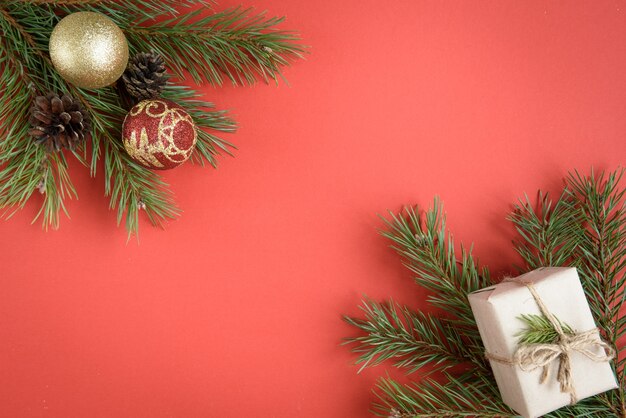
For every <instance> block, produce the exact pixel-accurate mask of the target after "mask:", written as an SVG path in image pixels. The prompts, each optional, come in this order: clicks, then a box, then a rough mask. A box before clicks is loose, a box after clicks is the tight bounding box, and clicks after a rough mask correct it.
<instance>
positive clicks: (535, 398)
mask: <svg viewBox="0 0 626 418" xmlns="http://www.w3.org/2000/svg"><path fill="white" fill-rule="evenodd" d="M469 302H470V305H471V307H472V311H473V313H474V317H475V318H476V323H477V325H478V330H479V332H480V336H481V338H482V341H483V344H484V346H485V352H486V356H487V358H488V359H489V361H490V363H491V367H492V369H493V373H494V375H495V379H496V382H497V384H498V388H499V390H500V394H501V395H502V400H503V401H504V403H506V404H507V405H508V406H510V407H511V408H512V409H513V410H515V411H516V412H517V413H519V414H520V415H522V416H523V417H525V418H534V417H538V416H541V415H543V414H547V413H549V412H552V411H554V410H556V409H558V408H561V407H563V406H566V405H569V404H571V403H573V402H576V401H577V400H580V399H584V398H586V397H589V396H593V395H596V394H598V393H601V392H604V391H607V390H610V389H614V388H616V387H617V383H616V380H615V376H614V374H613V371H612V369H611V365H610V363H609V361H610V359H611V357H612V354H611V351H612V348H610V347H608V345H607V344H606V343H603V342H602V340H601V339H600V336H599V334H598V333H597V330H596V324H595V322H594V320H593V317H592V315H591V310H590V309H589V305H588V303H587V299H586V297H585V292H584V291H583V288H582V286H581V283H580V279H579V278H578V273H577V271H576V269H575V268H566V267H545V268H540V269H537V270H534V271H532V272H530V273H527V274H524V275H522V276H519V277H516V278H514V279H506V280H504V281H503V282H502V283H500V284H497V285H495V286H491V287H487V288H485V289H481V290H478V291H476V292H473V293H470V294H469ZM542 307H543V309H542ZM522 315H541V316H544V317H546V318H547V316H550V315H551V316H552V318H553V319H556V322H560V323H562V324H566V325H567V326H569V327H570V328H569V329H568V335H567V336H563V337H562V338H561V339H559V340H558V341H556V342H554V343H553V344H543V345H542V346H541V347H539V346H537V345H534V346H531V345H530V344H521V345H520V344H519V337H520V333H521V332H522V331H523V330H524V329H525V326H526V325H525V323H524V321H522V320H521V316H522ZM561 335H562V334H561ZM570 335H571V337H570ZM522 348H523V349H522ZM544 363H545V364H544ZM565 363H568V364H565ZM544 366H545V367H544ZM546 372H548V374H547V375H546ZM562 374H563V376H562ZM559 380H560V381H559ZM566 380H567V382H564V381H566ZM564 383H566V384H564ZM568 385H569V388H570V389H571V390H569V391H568V390H566V388H564V386H568Z"/></svg>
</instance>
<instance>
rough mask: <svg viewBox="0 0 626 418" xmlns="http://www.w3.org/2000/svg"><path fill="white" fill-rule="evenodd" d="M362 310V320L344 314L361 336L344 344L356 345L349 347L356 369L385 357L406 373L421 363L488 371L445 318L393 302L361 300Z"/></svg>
mask: <svg viewBox="0 0 626 418" xmlns="http://www.w3.org/2000/svg"><path fill="white" fill-rule="evenodd" d="M361 310H363V312H364V313H365V319H358V318H352V317H348V316H346V317H344V320H345V321H346V322H347V323H349V324H350V325H353V326H355V327H356V328H357V329H359V330H360V331H362V332H363V333H364V335H360V336H357V337H353V338H348V339H346V342H345V344H355V347H354V348H353V349H352V351H353V352H355V353H360V356H359V358H358V359H357V361H356V363H357V364H361V368H360V369H359V371H361V370H363V369H364V368H365V367H368V366H375V365H378V364H380V363H382V362H383V361H385V360H388V359H396V363H395V364H394V366H396V367H401V368H407V369H408V372H409V373H413V372H416V371H418V370H420V369H422V368H423V367H424V366H432V368H433V369H432V371H443V370H447V369H449V368H451V367H454V366H458V365H461V364H466V365H467V364H468V363H471V365H472V367H474V368H476V369H479V370H482V371H483V372H484V371H487V370H488V366H487V365H486V363H485V361H484V359H483V356H482V351H480V354H479V355H478V356H476V354H477V353H476V352H472V351H470V350H468V346H467V344H466V342H465V341H463V340H462V338H460V336H459V334H458V332H457V331H456V329H455V328H454V327H453V326H451V325H450V324H449V323H448V321H446V320H445V319H441V318H437V317H435V316H433V315H428V314H425V313H423V312H414V311H412V310H410V309H409V308H407V307H399V306H397V305H396V304H395V303H393V302H392V301H391V302H388V303H385V304H379V303H376V302H372V301H369V300H364V301H363V303H362V305H361Z"/></svg>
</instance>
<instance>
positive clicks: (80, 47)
mask: <svg viewBox="0 0 626 418" xmlns="http://www.w3.org/2000/svg"><path fill="white" fill-rule="evenodd" d="M49 46H50V58H51V59H52V63H53V64H54V68H55V69H56V70H57V71H58V72H59V74H61V76H62V77H63V78H64V79H65V80H67V81H69V82H70V83H72V84H75V85H77V86H79V87H84V88H89V89H96V88H100V87H105V86H108V85H110V84H113V83H114V82H115V81H116V80H117V79H118V78H120V77H121V75H122V73H123V72H124V70H125V69H126V65H127V64H128V42H127V41H126V36H124V32H122V30H121V29H120V28H119V27H117V25H116V24H115V23H114V22H113V21H112V20H111V19H109V18H108V17H107V16H105V15H103V14H101V13H95V12H76V13H72V14H70V15H67V16H66V17H64V18H63V19H61V21H60V22H59V23H58V24H57V25H56V26H55V28H54V30H53V31H52V35H50V45H49Z"/></svg>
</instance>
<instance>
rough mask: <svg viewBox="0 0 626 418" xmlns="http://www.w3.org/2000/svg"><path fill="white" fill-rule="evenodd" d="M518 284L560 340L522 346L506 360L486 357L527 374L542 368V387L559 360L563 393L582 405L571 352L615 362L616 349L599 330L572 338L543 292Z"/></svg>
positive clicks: (560, 382)
mask: <svg viewBox="0 0 626 418" xmlns="http://www.w3.org/2000/svg"><path fill="white" fill-rule="evenodd" d="M509 281H510V280H509ZM515 283H519V284H522V285H524V286H526V288H528V290H529V291H530V294H531V295H532V297H533V299H534V300H535V302H536V303H537V306H538V307H539V310H540V311H541V313H542V314H543V315H544V316H545V317H546V318H547V319H548V322H550V325H552V326H553V327H554V330H555V331H556V333H557V334H558V336H559V337H558V339H557V340H556V341H555V342H554V343H552V344H521V345H520V346H519V347H518V348H517V350H516V351H515V353H514V354H513V358H506V357H502V356H498V355H495V354H492V353H489V352H486V353H485V357H487V359H489V360H493V361H495V362H498V363H502V364H508V365H510V366H517V367H519V368H520V370H522V371H525V372H530V371H533V370H536V369H539V368H541V369H542V373H541V378H540V384H544V383H546V382H547V381H548V379H549V377H550V365H551V364H552V362H554V361H558V371H557V376H556V380H557V382H559V385H560V389H561V392H563V393H567V394H569V396H570V404H571V405H574V404H575V403H577V402H578V396H577V394H576V388H575V387H574V383H573V381H572V365H571V358H570V357H571V353H572V352H574V351H576V352H578V353H580V354H582V355H584V356H585V357H587V358H588V359H590V360H593V361H595V362H598V363H600V362H606V361H610V360H611V359H613V358H614V357H615V350H614V349H613V347H611V346H610V345H609V344H608V343H607V342H606V341H604V340H603V339H602V338H601V337H600V335H599V331H598V329H597V328H593V329H590V330H588V331H583V332H577V333H574V334H572V335H568V334H566V333H565V331H563V327H562V326H561V323H560V321H559V320H558V319H557V318H556V317H555V316H554V315H553V314H552V312H550V310H549V309H548V307H547V306H546V305H545V303H544V302H543V300H542V299H541V297H540V296H539V293H537V289H535V286H534V285H533V283H532V282H521V281H516V282H515ZM598 349H601V350H598ZM598 351H601V353H603V354H598Z"/></svg>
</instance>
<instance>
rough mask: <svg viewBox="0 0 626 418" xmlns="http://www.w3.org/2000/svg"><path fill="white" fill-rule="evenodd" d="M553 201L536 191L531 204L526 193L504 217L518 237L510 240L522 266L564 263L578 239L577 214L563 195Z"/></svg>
mask: <svg viewBox="0 0 626 418" xmlns="http://www.w3.org/2000/svg"><path fill="white" fill-rule="evenodd" d="M562 197H563V196H561V198H559V199H558V200H557V201H556V203H553V202H552V200H551V199H550V196H549V195H548V194H547V193H546V194H544V193H542V192H539V193H538V198H537V203H536V205H534V206H533V204H532V202H531V201H530V199H529V198H528V196H524V199H520V200H519V202H518V204H517V205H515V206H514V210H513V212H512V213H511V214H510V215H509V217H508V219H509V220H510V221H511V222H513V224H514V225H515V229H516V231H517V233H518V234H519V235H520V239H517V240H515V241H514V245H515V248H516V250H517V252H518V253H519V254H520V255H521V256H522V258H523V259H524V262H525V264H526V265H525V269H528V270H533V269H536V268H539V267H544V266H552V267H558V266H563V265H567V264H568V262H569V261H570V259H571V256H572V253H573V251H574V249H575V248H576V246H577V245H578V242H579V240H580V237H579V234H578V225H579V223H580V218H579V217H578V216H577V213H576V211H574V210H572V208H571V205H570V204H569V202H568V201H567V200H565V199H563V198H562Z"/></svg>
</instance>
